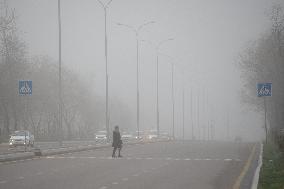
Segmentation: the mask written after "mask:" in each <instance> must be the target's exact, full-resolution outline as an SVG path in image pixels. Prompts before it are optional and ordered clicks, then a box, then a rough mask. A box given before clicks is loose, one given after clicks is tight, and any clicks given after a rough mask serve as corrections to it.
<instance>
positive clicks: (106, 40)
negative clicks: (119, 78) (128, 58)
mask: <svg viewBox="0 0 284 189" xmlns="http://www.w3.org/2000/svg"><path fill="white" fill-rule="evenodd" d="M97 1H98V2H99V3H100V4H101V5H102V8H103V9H104V16H105V70H106V74H105V75H106V112H105V118H106V121H105V122H106V123H105V124H106V132H107V141H109V139H110V131H109V110H108V108H109V105H108V103H109V102H108V99H109V94H108V79H109V75H108V46H107V42H108V38H107V9H108V7H109V5H110V3H111V2H112V0H110V1H108V2H107V3H106V4H104V3H102V1H100V0H97Z"/></svg>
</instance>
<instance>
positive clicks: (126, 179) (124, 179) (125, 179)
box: [121, 178, 129, 181]
mask: <svg viewBox="0 0 284 189" xmlns="http://www.w3.org/2000/svg"><path fill="white" fill-rule="evenodd" d="M121 180H123V181H128V180H129V179H128V178H123V179H121Z"/></svg>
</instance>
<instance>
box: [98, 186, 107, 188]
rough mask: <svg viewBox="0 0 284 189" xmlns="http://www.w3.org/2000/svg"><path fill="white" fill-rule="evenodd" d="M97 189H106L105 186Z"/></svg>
mask: <svg viewBox="0 0 284 189" xmlns="http://www.w3.org/2000/svg"><path fill="white" fill-rule="evenodd" d="M99 189H107V187H106V186H102V187H100V188H99Z"/></svg>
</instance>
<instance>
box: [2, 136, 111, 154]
mask: <svg viewBox="0 0 284 189" xmlns="http://www.w3.org/2000/svg"><path fill="white" fill-rule="evenodd" d="M101 144H106V142H96V141H95V140H89V141H63V144H62V146H60V145H59V142H35V144H34V147H29V146H27V147H26V149H25V147H24V146H16V147H10V146H9V144H8V143H2V144H0V155H4V154H12V153H21V152H24V151H25V150H26V151H28V152H31V151H33V150H34V149H35V148H40V149H41V150H47V149H56V148H68V147H77V146H87V145H101Z"/></svg>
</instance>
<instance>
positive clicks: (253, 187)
mask: <svg viewBox="0 0 284 189" xmlns="http://www.w3.org/2000/svg"><path fill="white" fill-rule="evenodd" d="M262 154H263V144H261V147H260V154H259V158H258V166H257V168H256V169H255V173H254V177H253V181H252V185H251V189H257V186H258V181H259V172H260V169H261V166H262Z"/></svg>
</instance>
